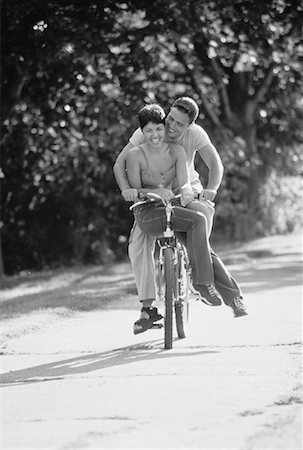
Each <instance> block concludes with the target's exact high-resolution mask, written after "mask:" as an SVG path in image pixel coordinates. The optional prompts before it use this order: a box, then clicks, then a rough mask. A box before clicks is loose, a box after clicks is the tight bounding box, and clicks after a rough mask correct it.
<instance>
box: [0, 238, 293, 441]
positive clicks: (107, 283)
mask: <svg viewBox="0 0 303 450" xmlns="http://www.w3.org/2000/svg"><path fill="white" fill-rule="evenodd" d="M299 244H300V241H299V240H298V237H297V236H290V237H287V238H267V239H264V240H262V239H261V240H258V241H256V242H254V243H253V244H250V245H246V246H245V248H243V247H241V248H239V249H236V250H235V251H233V252H232V253H231V252H230V251H228V250H226V251H225V252H221V255H222V257H223V259H224V260H225V261H226V262H228V264H229V268H230V270H231V271H232V273H233V274H234V275H235V276H236V278H237V279H238V280H239V281H240V284H241V286H242V288H243V290H244V292H245V298H246V303H247V306H248V309H249V316H247V317H244V318H239V319H234V318H233V317H232V313H231V310H230V309H229V308H227V307H225V306H222V307H219V308H211V307H207V306H205V305H203V304H201V303H200V302H194V303H193V304H192V305H191V319H190V332H189V335H188V337H187V338H186V339H183V340H177V339H176V340H175V342H174V348H173V349H172V350H169V351H167V350H164V349H163V332H162V330H151V331H148V332H146V333H144V334H141V335H138V336H134V335H133V334H132V330H131V325H132V323H133V321H134V320H135V319H136V318H137V315H138V312H137V304H136V299H135V296H134V294H133V284H132V283H133V282H132V277H131V275H130V273H129V267H128V265H127V264H126V265H125V264H121V265H119V266H116V267H115V268H112V269H111V271H109V272H106V273H104V272H103V271H102V270H101V269H98V270H96V269H93V270H90V271H87V272H86V274H85V276H82V277H81V278H79V274H76V275H75V276H74V277H73V276H72V274H70V273H69V274H68V275H66V277H65V278H64V277H63V278H62V277H61V278H60V283H59V285H60V286H59V287H58V279H56V280H54V279H51V280H48V281H46V282H45V283H44V284H43V283H42V284H41V283H39V284H37V283H36V284H35V283H27V284H26V285H22V286H19V287H18V289H19V290H16V289H17V288H14V289H15V290H14V289H10V290H6V291H3V292H2V294H3V295H2V300H3V302H4V301H5V303H4V305H6V309H9V306H8V305H11V309H12V311H13V312H14V314H8V315H7V318H6V320H4V321H3V324H2V327H1V334H2V337H3V345H2V349H3V356H2V376H1V381H2V420H1V425H2V429H1V439H2V441H1V447H0V448H1V449H3V450H4V449H21V448H27V449H82V448H83V449H105V448H109V449H114V448H123V449H124V448H134V449H135V448H140V449H145V448H153V449H172V448H176V449H180V448H184V449H194V448H195V449H239V450H240V449H241V450H243V449H244V450H245V449H247V450H249V449H263V448H271V449H273V448H283V449H287V450H291V449H301V448H302V435H301V429H302V397H301V394H302V392H301V356H302V354H301V345H300V342H301V339H302V315H301V313H302V310H301V285H302V279H301V269H302V267H301V248H300V246H299ZM71 279H72V281H71ZM54 286H55V287H54ZM56 286H57V287H56ZM100 286H102V292H103V294H102V295H103V297H102V298H103V300H104V301H103V303H102V307H101V308H98V309H94V310H92V311H83V312H79V311H71V308H70V305H69V307H68V308H67V307H66V302H65V301H64V299H65V298H68V299H70V298H71V297H72V298H74V299H76V300H77V298H78V299H80V300H81V302H83V299H86V300H87V302H88V303H89V302H91V303H90V304H94V305H95V303H94V302H93V299H96V298H97V295H99V296H100ZM121 286H124V288H125V289H124V290H123V295H120V296H119V295H117V287H118V288H119V289H120V291H121ZM54 291H56V293H57V294H56V295H55V294H54ZM58 293H61V294H62V297H61V299H62V305H61V306H60V303H59V299H60V295H59V296H58ZM52 300H53V301H54V305H53V307H51V302H52ZM39 303H40V308H39ZM46 304H47V306H48V307H47V308H45V305H46ZM18 305H21V306H20V308H21V311H22V314H21V315H16V311H17V309H18ZM33 305H35V306H33Z"/></svg>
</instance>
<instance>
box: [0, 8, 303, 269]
mask: <svg viewBox="0 0 303 450" xmlns="http://www.w3.org/2000/svg"><path fill="white" fill-rule="evenodd" d="M1 8H2V31H1V32H2V40H1V47H2V51H1V67H2V69H3V71H2V72H3V75H2V80H1V93H2V102H1V112H2V120H3V123H2V136H3V139H2V171H3V172H2V173H3V177H4V178H3V189H2V192H1V205H2V222H3V226H2V236H3V244H2V246H3V255H4V263H5V269H6V271H7V272H8V273H13V272H16V271H19V270H22V269H25V268H36V269H37V268H42V267H45V266H47V265H54V264H74V263H75V262H84V263H88V262H89V263H95V262H106V261H108V260H110V259H111V258H113V257H122V256H123V255H125V250H126V240H127V235H128V232H129V229H130V226H131V223H132V216H131V214H130V213H129V212H128V205H126V204H125V202H123V200H122V198H121V196H120V193H119V190H118V188H117V186H116V183H115V180H114V178H113V174H112V165H113V163H114V160H115V158H116V156H117V154H118V153H119V151H120V150H121V148H122V147H123V146H124V145H125V144H126V143H127V140H128V138H129V136H130V134H131V133H132V131H133V130H134V129H135V128H136V127H137V120H136V113H137V111H138V109H139V108H140V107H141V106H142V103H143V102H147V103H148V102H154V101H157V102H159V103H161V104H163V105H164V107H165V108H168V105H169V104H170V103H171V102H172V101H173V100H174V99H175V98H176V97H177V96H179V95H190V96H192V97H193V98H195V99H196V101H197V102H198V104H199V106H200V107H201V114H200V117H199V120H198V123H201V124H202V125H203V126H204V127H205V128H206V130H207V131H208V132H209V134H210V136H211V137H212V140H213V142H214V143H215V145H216V147H217V148H218V150H219V152H220V154H221V156H222V159H223V161H224V164H225V177H224V180H223V184H222V188H221V190H220V193H219V195H218V211H217V220H216V233H217V234H219V233H221V234H223V235H225V236H233V237H237V238H243V237H248V236H249V235H250V234H251V233H264V232H267V229H270V230H273V229H274V227H273V226H272V225H270V224H269V223H268V221H266V220H265V218H264V214H263V209H264V205H266V208H271V209H273V208H274V205H273V203H272V202H268V196H269V195H270V189H276V188H279V177H278V175H281V176H289V175H290V176H292V177H295V178H296V177H297V176H298V175H300V170H301V169H300V167H301V166H300V154H302V152H300V150H301V147H302V141H303V139H302V127H300V126H299V124H300V121H302V100H301V92H302V80H301V77H300V75H301V71H302V69H301V60H300V56H299V55H300V48H301V47H300V45H301V44H300V42H301V41H300V38H301V30H300V27H299V21H298V20H297V19H298V15H299V14H301V13H302V8H301V6H300V3H299V2H297V1H296V0H295V1H289V0H270V1H268V2H263V1H259V0H258V1H256V0H254V1H252V0H245V1H244V0H236V1H231V0H216V1H210V0H205V1H203V2H201V1H198V0H184V1H182V2H176V1H174V0H167V1H165V2H162V1H161V2H160V0H154V2H145V1H142V0H131V1H128V2H123V1H119V0H103V1H96V0H85V1H84V0H80V1H72V0H64V1H54V0H52V1H46V0H27V1H25V0H15V1H14V2H11V1H9V0H2V1H1ZM301 49H302V48H301ZM300 146H301V147H300ZM197 163H198V164H200V167H201V169H202V171H203V170H204V168H203V167H202V166H203V164H202V162H201V161H197ZM273 173H274V174H276V176H273V175H272V174H273ZM205 176H206V177H207V173H205ZM268 177H270V178H268ZM268 179H270V180H271V181H270V183H269V182H268ZM264 186H267V187H266V189H267V191H266V192H267V194H266V196H265V197H266V198H265V197H264V196H262V195H261V194H262V192H263V190H264ZM286 197H287V193H286V192H285V190H284V191H283V198H285V202H286V203H287V201H288V200H287V199H286ZM275 198H277V197H275ZM290 198H291V199H292V201H294V202H297V201H298V196H296V193H295V192H291V194H290ZM282 206H283V205H282ZM282 206H281V208H282V209H281V208H280V210H281V211H282V210H283V207H282ZM288 210H289V207H288ZM279 214H280V213H279ZM289 220H290V219H288V222H289ZM294 220H297V216H296V217H294V216H293V218H292V219H291V221H294ZM280 222H281V223H283V221H280ZM252 223H255V228H254V227H253V226H252ZM285 223H286V222H285ZM285 227H286V228H288V229H289V228H291V225H290V224H289V223H288V225H287V226H286V225H285ZM282 228H283V227H282V226H280V228H279V230H280V231H283V230H282Z"/></svg>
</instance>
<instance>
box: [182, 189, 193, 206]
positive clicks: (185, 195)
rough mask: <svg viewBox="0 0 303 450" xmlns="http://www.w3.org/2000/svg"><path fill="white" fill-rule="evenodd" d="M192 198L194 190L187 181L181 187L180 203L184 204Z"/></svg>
mask: <svg viewBox="0 0 303 450" xmlns="http://www.w3.org/2000/svg"><path fill="white" fill-rule="evenodd" d="M193 200H194V191H193V190H192V187H191V185H190V184H189V183H186V184H184V186H182V187H181V205H182V206H186V205H187V204H188V203H190V202H192V201H193Z"/></svg>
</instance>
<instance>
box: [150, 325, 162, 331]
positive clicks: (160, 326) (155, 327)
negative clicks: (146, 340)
mask: <svg viewBox="0 0 303 450" xmlns="http://www.w3.org/2000/svg"><path fill="white" fill-rule="evenodd" d="M152 328H154V329H155V330H156V329H160V328H163V323H153V325H152V326H151V328H150V329H152Z"/></svg>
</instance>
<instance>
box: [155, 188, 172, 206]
mask: <svg viewBox="0 0 303 450" xmlns="http://www.w3.org/2000/svg"><path fill="white" fill-rule="evenodd" d="M155 192H156V193H157V194H158V195H160V197H161V198H162V200H163V201H164V202H165V203H167V202H169V201H170V200H172V199H173V198H174V197H175V194H174V193H173V191H171V190H170V189H166V188H159V189H157V190H156V191H155Z"/></svg>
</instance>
